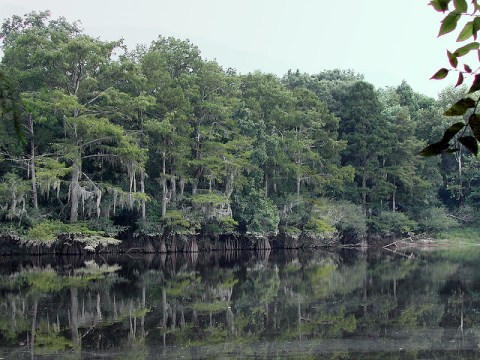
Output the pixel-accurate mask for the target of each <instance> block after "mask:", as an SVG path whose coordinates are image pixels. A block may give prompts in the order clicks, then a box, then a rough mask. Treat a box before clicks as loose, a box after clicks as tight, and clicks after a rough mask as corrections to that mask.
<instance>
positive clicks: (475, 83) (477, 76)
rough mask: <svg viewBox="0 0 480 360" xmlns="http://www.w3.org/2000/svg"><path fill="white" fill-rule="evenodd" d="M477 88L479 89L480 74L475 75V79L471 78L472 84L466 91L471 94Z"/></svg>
mask: <svg viewBox="0 0 480 360" xmlns="http://www.w3.org/2000/svg"><path fill="white" fill-rule="evenodd" d="M478 90H480V75H475V80H473V84H472V86H471V87H470V90H468V93H469V94H471V93H474V92H475V91H478Z"/></svg>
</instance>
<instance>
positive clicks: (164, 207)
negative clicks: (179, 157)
mask: <svg viewBox="0 0 480 360" xmlns="http://www.w3.org/2000/svg"><path fill="white" fill-rule="evenodd" d="M162 157H163V161H162V217H165V215H166V213H167V179H166V163H165V161H166V159H165V157H166V154H165V152H163V154H162Z"/></svg>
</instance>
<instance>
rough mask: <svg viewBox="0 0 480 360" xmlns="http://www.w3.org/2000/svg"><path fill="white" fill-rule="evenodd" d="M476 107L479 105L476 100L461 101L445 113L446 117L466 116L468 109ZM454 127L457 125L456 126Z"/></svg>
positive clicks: (466, 99)
mask: <svg viewBox="0 0 480 360" xmlns="http://www.w3.org/2000/svg"><path fill="white" fill-rule="evenodd" d="M476 105H477V103H476V102H475V100H473V99H471V98H464V99H460V100H459V101H457V102H456V103H455V104H454V105H453V106H452V107H451V108H450V109H448V110H447V111H445V115H446V116H461V115H464V114H465V113H466V112H467V110H468V109H471V108H474V107H475V106H476ZM457 124H462V125H463V123H457ZM454 125H456V124H454ZM452 126H453V125H452ZM462 127H463V126H462ZM460 129H461V128H460ZM449 140H450V139H449Z"/></svg>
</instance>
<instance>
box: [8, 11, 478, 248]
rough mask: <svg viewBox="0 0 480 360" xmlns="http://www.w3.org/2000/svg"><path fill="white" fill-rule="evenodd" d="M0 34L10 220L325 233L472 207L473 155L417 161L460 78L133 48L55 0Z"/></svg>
mask: <svg viewBox="0 0 480 360" xmlns="http://www.w3.org/2000/svg"><path fill="white" fill-rule="evenodd" d="M0 37H1V39H2V42H3V47H2V49H3V52H4V55H3V58H2V61H1V71H2V76H3V74H5V76H6V77H7V78H8V79H9V81H10V82H11V83H12V84H13V88H15V89H17V92H18V99H19V102H20V106H19V109H18V112H17V111H15V113H13V112H9V111H7V110H5V109H4V108H3V107H2V110H1V111H2V112H1V124H0V127H1V131H0V136H1V141H0V143H1V158H0V176H1V183H0V205H1V206H0V216H1V220H2V232H3V233H7V232H16V233H19V234H22V236H26V237H27V238H28V237H36V238H42V237H43V238H42V239H43V240H44V241H50V240H51V236H56V235H57V234H58V233H61V232H72V231H73V232H78V233H86V234H93V233H95V232H96V231H101V232H102V233H107V234H111V235H112V234H116V233H118V231H124V232H128V233H130V234H146V235H158V236H163V237H172V236H175V237H178V238H186V237H188V236H191V235H205V236H208V237H210V238H213V239H217V240H218V239H219V238H220V237H221V236H225V235H238V234H246V235H248V236H250V237H252V238H265V237H268V236H271V235H276V234H282V235H284V236H286V237H288V238H292V239H298V238H300V237H301V238H304V239H309V241H313V242H314V243H315V244H322V243H323V244H324V243H327V242H329V241H331V240H332V239H338V238H343V239H345V241H349V240H348V239H354V238H358V237H364V236H365V235H366V234H367V232H368V233H371V234H378V235H390V234H407V233H410V232H414V231H417V232H418V231H438V230H442V229H444V228H446V227H449V226H453V225H455V224H457V223H458V222H459V221H460V222H464V223H474V222H475V220H476V219H475V214H476V211H475V210H476V209H475V207H476V205H475V204H476V203H478V202H477V201H476V200H477V193H478V189H479V187H478V179H479V172H478V166H477V162H476V159H475V158H473V157H470V156H465V154H464V153H463V152H462V151H461V148H460V151H457V152H455V153H453V154H443V155H442V156H441V157H439V158H435V159H433V160H432V159H424V158H422V157H421V156H419V153H420V151H421V150H422V148H424V147H425V145H426V144H428V143H432V142H433V141H434V139H437V138H438V137H441V135H442V134H443V129H444V128H445V126H446V125H447V124H449V122H451V121H452V120H451V118H447V117H446V116H444V115H443V113H444V111H445V110H446V109H448V108H449V107H451V106H452V104H455V102H457V101H458V100H459V99H461V98H462V96H465V94H466V92H467V90H466V89H465V88H462V87H459V88H456V89H446V90H445V91H443V92H442V93H440V94H439V98H438V99H437V100H435V99H432V98H430V97H427V96H424V95H422V94H419V93H417V92H415V91H414V90H413V89H412V88H411V87H410V86H409V85H408V84H407V83H406V82H405V81H404V82H402V83H401V84H400V85H398V86H396V87H388V88H384V89H375V87H374V86H373V85H372V84H370V83H368V82H367V81H366V80H365V79H364V77H363V76H362V75H361V74H358V73H356V72H354V71H351V70H327V71H322V72H320V73H318V74H313V75H312V74H307V73H302V72H300V71H298V70H297V71H288V72H287V74H285V75H284V76H283V77H281V78H279V77H277V76H275V75H272V74H266V73H262V72H259V71H256V72H253V73H249V74H238V73H237V72H236V71H235V70H234V69H224V68H222V67H221V66H220V65H219V64H218V63H217V62H215V61H211V60H207V59H204V58H202V57H201V53H200V50H199V49H198V48H197V47H196V46H195V45H193V44H192V43H190V42H189V41H188V40H186V41H185V40H179V39H175V38H171V37H168V38H167V37H163V36H159V37H158V39H157V40H155V41H153V42H152V43H151V45H150V46H143V45H139V46H137V47H136V48H135V49H134V50H130V49H127V48H126V46H125V45H124V44H123V43H122V41H103V40H100V39H98V38H94V37H92V36H89V35H87V34H85V33H84V32H83V30H82V29H81V27H80V26H79V24H78V23H70V22H68V21H66V20H65V19H64V18H58V19H52V18H51V16H50V13H49V12H48V11H45V12H32V13H30V14H27V15H25V16H23V17H21V16H13V17H11V18H9V19H6V20H5V21H4V23H3V25H2V28H1V33H0ZM13 118H15V119H13ZM12 119H13V120H15V121H14V123H19V126H20V127H21V128H22V134H23V137H24V140H23V141H22V139H19V137H18V136H17V135H16V130H15V127H13V126H12ZM460 146H461V145H460ZM69 229H70V230H69ZM72 229H74V230H72Z"/></svg>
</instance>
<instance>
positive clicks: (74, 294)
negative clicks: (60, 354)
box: [70, 287, 80, 346]
mask: <svg viewBox="0 0 480 360" xmlns="http://www.w3.org/2000/svg"><path fill="white" fill-rule="evenodd" d="M70 301H71V302H70V328H71V330H72V341H73V344H74V346H78V345H80V336H79V333H78V328H79V326H80V324H79V321H78V289H77V288H76V287H71V288H70Z"/></svg>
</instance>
